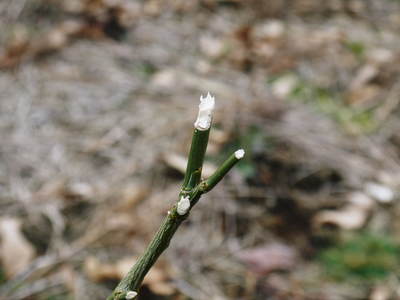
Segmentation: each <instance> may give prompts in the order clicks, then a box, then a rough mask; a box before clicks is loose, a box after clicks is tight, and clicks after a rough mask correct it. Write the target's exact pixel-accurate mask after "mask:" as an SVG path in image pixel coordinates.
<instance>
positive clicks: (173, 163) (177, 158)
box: [163, 153, 217, 178]
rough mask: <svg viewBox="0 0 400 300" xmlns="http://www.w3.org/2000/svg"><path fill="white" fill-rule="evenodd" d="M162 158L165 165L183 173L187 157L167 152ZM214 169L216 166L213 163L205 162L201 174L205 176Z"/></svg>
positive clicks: (210, 173) (209, 174)
mask: <svg viewBox="0 0 400 300" xmlns="http://www.w3.org/2000/svg"><path fill="white" fill-rule="evenodd" d="M163 159H164V162H165V163H166V165H167V166H169V167H171V168H173V169H175V170H177V171H179V172H180V173H182V174H185V171H186V165H187V158H185V157H184V156H181V155H179V154H175V153H168V154H166V155H164V157H163ZM216 170H217V168H216V167H215V166H214V165H213V164H211V163H207V162H205V163H204V164H203V170H202V176H203V177H206V178H207V177H209V176H211V175H212V174H213V173H214V172H215V171H216Z"/></svg>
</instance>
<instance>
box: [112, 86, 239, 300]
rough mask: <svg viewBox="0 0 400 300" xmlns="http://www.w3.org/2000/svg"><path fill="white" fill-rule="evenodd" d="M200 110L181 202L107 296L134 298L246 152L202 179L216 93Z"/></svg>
mask: <svg viewBox="0 0 400 300" xmlns="http://www.w3.org/2000/svg"><path fill="white" fill-rule="evenodd" d="M200 101H201V103H200V105H199V114H198V117H197V120H196V122H195V123H194V127H195V129H194V132H193V138H192V145H191V147H190V152H189V157H188V163H187V167H186V173H185V177H184V180H183V184H182V188H181V191H180V193H179V200H178V202H177V203H176V204H175V205H174V206H173V207H172V208H171V210H170V211H168V214H167V217H166V218H165V220H164V222H163V223H162V225H161V226H160V228H159V230H158V232H157V233H156V234H155V236H154V237H153V239H152V241H151V242H150V244H149V246H148V247H147V249H146V250H145V252H144V254H143V255H142V256H141V257H140V258H139V259H138V261H137V262H136V264H135V265H134V266H133V267H132V268H131V270H130V271H129V272H128V274H127V275H126V276H125V277H124V278H123V279H122V280H121V282H120V283H119V284H118V286H117V287H116V288H115V290H114V291H113V293H112V294H111V295H110V296H109V297H108V300H117V299H119V300H121V299H133V298H135V297H136V295H137V293H138V290H139V288H140V285H141V283H142V281H143V279H144V277H145V276H146V274H147V272H148V271H149V270H150V268H151V267H152V266H153V265H154V263H155V262H156V260H157V259H158V257H159V256H160V255H161V253H162V252H163V251H164V250H165V249H166V248H167V247H168V246H169V243H170V241H171V239H172V237H173V236H174V234H175V232H176V231H177V229H178V228H179V226H180V225H181V223H182V222H183V221H184V220H185V219H186V218H187V217H188V215H189V212H190V210H191V209H192V208H193V206H194V205H195V204H196V203H197V202H198V201H199V199H200V197H201V195H202V194H204V193H207V192H209V191H210V190H212V189H213V188H214V187H215V185H216V184H217V183H218V182H219V181H220V180H221V179H222V178H223V177H224V176H225V175H226V174H227V173H228V172H229V170H230V169H231V168H232V167H233V166H234V165H235V164H236V163H237V162H238V161H239V160H240V159H242V158H243V156H244V150H242V149H240V150H237V151H236V152H235V153H233V154H232V155H231V156H230V157H229V158H228V159H227V160H226V161H225V162H224V163H223V164H222V165H221V166H220V167H219V168H218V169H217V170H216V171H215V173H214V174H213V175H211V176H210V177H209V178H207V179H205V180H202V179H201V170H202V166H203V161H204V155H205V152H206V149H207V144H208V136H209V133H210V127H211V121H212V113H213V110H214V97H212V96H211V95H210V94H209V93H208V95H207V97H205V98H203V97H200Z"/></svg>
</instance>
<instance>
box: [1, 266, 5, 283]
mask: <svg viewBox="0 0 400 300" xmlns="http://www.w3.org/2000/svg"><path fill="white" fill-rule="evenodd" d="M5 282H6V275H5V274H4V271H3V269H2V268H0V285H2V284H4V283H5Z"/></svg>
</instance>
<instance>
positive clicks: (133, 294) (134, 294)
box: [125, 291, 137, 300]
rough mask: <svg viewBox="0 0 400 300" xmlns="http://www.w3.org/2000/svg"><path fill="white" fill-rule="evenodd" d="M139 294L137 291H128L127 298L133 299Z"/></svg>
mask: <svg viewBox="0 0 400 300" xmlns="http://www.w3.org/2000/svg"><path fill="white" fill-rule="evenodd" d="M136 296H137V293H136V292H135V291H129V292H127V293H126V296H125V299H128V300H129V299H133V298H135V297H136Z"/></svg>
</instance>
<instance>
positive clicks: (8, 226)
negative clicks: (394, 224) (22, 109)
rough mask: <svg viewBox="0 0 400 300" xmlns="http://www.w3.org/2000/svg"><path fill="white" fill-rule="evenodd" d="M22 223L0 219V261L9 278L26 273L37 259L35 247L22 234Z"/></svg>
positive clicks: (12, 219)
mask: <svg viewBox="0 0 400 300" xmlns="http://www.w3.org/2000/svg"><path fill="white" fill-rule="evenodd" d="M21 226H22V222H21V221H20V220H18V219H16V218H3V219H0V237H1V244H0V259H1V263H2V265H3V268H4V271H5V274H6V276H7V278H13V277H14V276H15V275H17V274H18V273H20V272H22V271H24V270H25V269H26V268H27V266H28V265H29V264H30V263H31V261H32V260H33V258H34V257H35V250H34V248H33V246H32V245H31V244H30V243H29V242H28V241H27V240H26V238H25V237H24V235H23V234H22V232H21Z"/></svg>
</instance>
